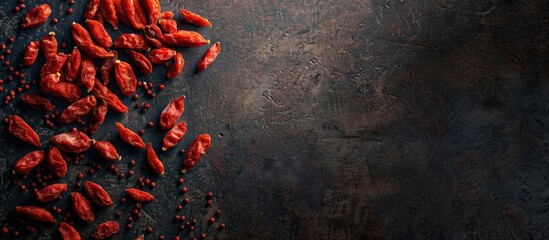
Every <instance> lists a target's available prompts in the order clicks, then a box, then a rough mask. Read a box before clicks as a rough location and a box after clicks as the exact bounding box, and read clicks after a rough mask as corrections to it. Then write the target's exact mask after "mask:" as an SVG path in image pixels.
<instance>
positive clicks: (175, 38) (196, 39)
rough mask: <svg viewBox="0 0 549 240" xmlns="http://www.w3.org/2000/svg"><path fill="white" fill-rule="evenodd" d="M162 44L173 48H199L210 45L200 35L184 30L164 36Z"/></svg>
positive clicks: (208, 41)
mask: <svg viewBox="0 0 549 240" xmlns="http://www.w3.org/2000/svg"><path fill="white" fill-rule="evenodd" d="M164 42H165V43H166V44H168V45H170V46H174V47H200V46H202V45H204V44H210V40H206V39H205V38H204V37H202V35H200V33H197V32H194V31H186V30H178V31H177V32H174V33H168V34H164Z"/></svg>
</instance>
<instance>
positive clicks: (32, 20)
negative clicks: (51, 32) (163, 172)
mask: <svg viewBox="0 0 549 240" xmlns="http://www.w3.org/2000/svg"><path fill="white" fill-rule="evenodd" d="M50 14H51V8H50V5H48V4H42V5H39V6H37V7H35V8H33V9H31V10H30V11H28V12H27V13H25V15H24V16H23V19H22V20H21V28H23V29H26V28H31V27H38V26H40V25H42V24H44V23H45V22H46V21H47V20H48V18H49V17H50Z"/></svg>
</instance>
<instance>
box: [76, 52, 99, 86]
mask: <svg viewBox="0 0 549 240" xmlns="http://www.w3.org/2000/svg"><path fill="white" fill-rule="evenodd" d="M95 74H96V72H95V66H94V65H93V60H92V59H91V58H89V57H87V56H84V57H83V58H82V69H80V81H81V82H82V84H84V86H86V89H88V92H91V90H92V88H93V84H94V83H95Z"/></svg>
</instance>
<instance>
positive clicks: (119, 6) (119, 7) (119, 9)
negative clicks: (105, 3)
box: [113, 0, 132, 27]
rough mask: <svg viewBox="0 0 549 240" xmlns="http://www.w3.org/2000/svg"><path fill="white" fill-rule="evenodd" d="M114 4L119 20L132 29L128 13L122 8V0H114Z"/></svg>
mask: <svg viewBox="0 0 549 240" xmlns="http://www.w3.org/2000/svg"><path fill="white" fill-rule="evenodd" d="M113 2H114V6H116V12H117V14H118V20H120V21H121V22H122V23H124V24H126V26H128V27H131V26H132V24H131V23H130V20H128V17H127V16H126V11H125V10H124V8H122V0H113Z"/></svg>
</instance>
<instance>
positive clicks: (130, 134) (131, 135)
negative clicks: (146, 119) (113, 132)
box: [116, 122, 145, 149]
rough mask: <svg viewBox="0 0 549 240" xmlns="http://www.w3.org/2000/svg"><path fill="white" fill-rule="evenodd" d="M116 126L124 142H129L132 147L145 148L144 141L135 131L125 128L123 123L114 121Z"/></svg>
mask: <svg viewBox="0 0 549 240" xmlns="http://www.w3.org/2000/svg"><path fill="white" fill-rule="evenodd" d="M116 127H117V128H118V134H120V138H121V139H122V140H123V141H124V142H126V143H127V144H130V145H131V146H133V147H136V148H142V149H145V143H144V142H143V140H141V137H139V135H137V133H135V132H134V131H132V130H130V129H128V128H125V127H124V125H122V123H119V122H117V123H116Z"/></svg>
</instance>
